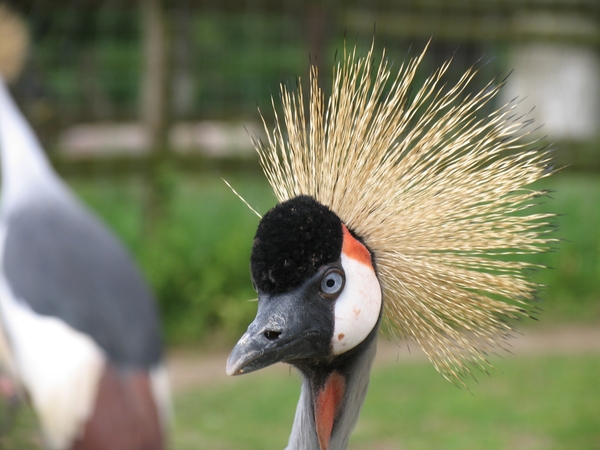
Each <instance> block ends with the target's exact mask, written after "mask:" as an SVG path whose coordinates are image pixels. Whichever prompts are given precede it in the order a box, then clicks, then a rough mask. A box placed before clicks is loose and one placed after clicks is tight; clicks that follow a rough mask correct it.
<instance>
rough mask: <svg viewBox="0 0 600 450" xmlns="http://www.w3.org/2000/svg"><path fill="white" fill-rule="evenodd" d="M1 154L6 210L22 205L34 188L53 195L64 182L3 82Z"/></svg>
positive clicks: (0, 97) (0, 83)
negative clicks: (59, 177)
mask: <svg viewBox="0 0 600 450" xmlns="http://www.w3.org/2000/svg"><path fill="white" fill-rule="evenodd" d="M0 150H1V154H2V203H3V204H2V208H3V210H4V211H5V212H6V211H7V210H12V209H13V208H15V207H16V205H19V204H21V202H22V201H23V199H24V197H27V196H28V195H29V194H30V192H32V188H34V187H35V188H36V190H37V191H38V192H42V193H50V192H53V191H54V190H55V189H56V188H58V189H60V187H59V186H60V184H61V183H60V182H59V181H58V178H57V177H56V175H55V173H54V170H53V169H52V167H51V166H50V163H49V162H48V160H47V158H46V156H45V154H44V151H43V150H42V147H41V146H40V144H39V142H38V140H37V138H36V136H35V134H34V132H33V130H32V129H31V127H30V126H29V124H28V123H27V121H26V120H25V118H24V117H23V115H22V113H21V111H19V109H18V107H17V105H16V104H15V102H14V100H13V99H12V97H11V95H10V93H9V91H8V87H7V86H6V84H5V83H4V81H3V80H1V79H0Z"/></svg>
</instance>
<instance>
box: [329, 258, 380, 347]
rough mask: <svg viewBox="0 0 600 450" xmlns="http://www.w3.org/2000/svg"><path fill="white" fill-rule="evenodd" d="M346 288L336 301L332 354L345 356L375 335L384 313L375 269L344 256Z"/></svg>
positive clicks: (343, 265)
mask: <svg viewBox="0 0 600 450" xmlns="http://www.w3.org/2000/svg"><path fill="white" fill-rule="evenodd" d="M342 267H343V268H344V271H345V272H346V285H345V286H344V290H343V292H342V293H341V294H340V296H339V297H338V299H337V300H336V301H335V308H334V317H335V325H334V331H333V337H332V339H331V344H332V353H333V354H334V355H341V354H342V353H344V352H347V351H348V350H350V349H352V348H354V347H356V346H357V345H358V344H360V343H361V342H362V341H364V340H365V338H366V337H367V336H368V335H369V333H371V331H373V328H374V327H375V324H376V323H377V320H378V319H379V313H380V311H381V287H380V286H379V281H378V280H377V276H376V275H375V271H374V270H373V267H371V265H365V264H363V263H362V262H360V261H358V260H356V259H353V258H350V257H348V256H346V255H345V254H344V253H343V252H342Z"/></svg>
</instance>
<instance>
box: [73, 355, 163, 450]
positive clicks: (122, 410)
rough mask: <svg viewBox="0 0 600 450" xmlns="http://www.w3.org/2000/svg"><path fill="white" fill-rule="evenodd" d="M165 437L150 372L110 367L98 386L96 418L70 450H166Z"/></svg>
mask: <svg viewBox="0 0 600 450" xmlns="http://www.w3.org/2000/svg"><path fill="white" fill-rule="evenodd" d="M163 448H164V446H163V435H162V426H161V422H160V419H159V414H158V409H157V407H156V403H155V401H154V395H153V393H152V387H151V382H150V378H149V376H148V373H147V372H146V371H142V370H139V371H133V372H131V373H126V374H124V373H119V371H118V370H116V369H115V368H114V367H111V366H110V365H109V366H107V367H106V368H105V371H104V373H103V374H102V377H101V379H100V383H99V385H98V394H97V398H96V404H95V407H94V411H93V413H92V416H91V417H90V418H89V420H88V422H87V423H86V424H85V428H84V430H83V433H82V435H81V436H80V437H79V438H78V439H77V440H76V441H75V442H73V444H72V445H71V447H70V450H105V449H111V450H162V449H163Z"/></svg>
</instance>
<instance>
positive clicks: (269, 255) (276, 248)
mask: <svg viewBox="0 0 600 450" xmlns="http://www.w3.org/2000/svg"><path fill="white" fill-rule="evenodd" d="M342 244H343V232H342V221H341V220H340V218H339V217H338V216H337V215H336V214H335V213H334V212H333V211H331V210H330V209H329V208H328V207H327V206H325V205H322V204H321V203H319V202H317V201H316V200H315V199H314V198H313V197H310V196H307V195H302V196H299V197H294V198H292V199H290V200H287V201H285V202H283V203H280V204H278V205H277V206H275V207H274V208H272V209H271V210H269V212H267V213H266V214H265V215H264V217H263V218H262V220H261V221H260V223H259V225H258V229H257V230H256V235H255V236H254V243H253V245H252V254H251V256H250V271H251V273H252V279H253V281H254V283H255V285H256V288H257V289H258V290H259V291H262V292H264V293H266V294H280V293H283V292H287V291H290V290H292V289H294V288H296V287H298V286H299V285H300V284H302V282H303V281H305V280H306V279H308V278H309V277H311V276H312V275H314V274H315V273H316V272H317V271H318V270H319V269H320V268H321V267H323V266H324V265H325V264H330V263H333V262H335V261H337V260H339V258H340V255H341V252H342Z"/></svg>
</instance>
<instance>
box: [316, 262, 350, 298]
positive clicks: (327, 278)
mask: <svg viewBox="0 0 600 450" xmlns="http://www.w3.org/2000/svg"><path fill="white" fill-rule="evenodd" d="M345 281H346V278H345V276H344V272H342V271H341V270H339V269H330V270H329V271H328V272H326V273H325V275H323V278H321V287H320V291H321V295H322V296H323V297H327V298H333V297H336V296H337V295H338V294H339V293H340V292H341V291H342V289H343V288H344V284H345Z"/></svg>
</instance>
